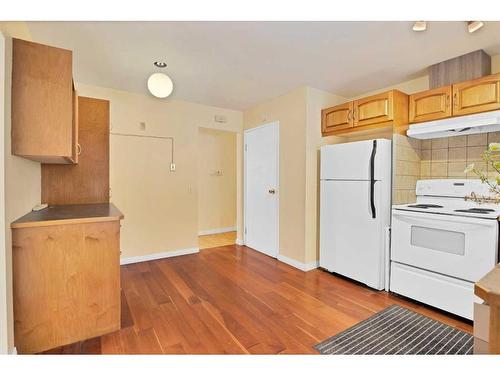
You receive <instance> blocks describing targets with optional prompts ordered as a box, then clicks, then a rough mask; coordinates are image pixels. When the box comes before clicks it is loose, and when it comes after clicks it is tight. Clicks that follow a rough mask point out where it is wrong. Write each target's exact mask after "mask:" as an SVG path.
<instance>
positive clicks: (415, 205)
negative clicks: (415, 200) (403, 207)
mask: <svg viewBox="0 0 500 375" xmlns="http://www.w3.org/2000/svg"><path fill="white" fill-rule="evenodd" d="M408 207H412V208H443V206H440V205H439V204H423V203H422V204H409V205H408Z"/></svg>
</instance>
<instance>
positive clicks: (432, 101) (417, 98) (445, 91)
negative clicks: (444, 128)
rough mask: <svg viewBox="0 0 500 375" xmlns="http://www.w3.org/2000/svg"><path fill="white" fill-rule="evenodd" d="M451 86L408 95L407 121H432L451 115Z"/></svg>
mask: <svg viewBox="0 0 500 375" xmlns="http://www.w3.org/2000/svg"><path fill="white" fill-rule="evenodd" d="M451 91H452V89H451V86H445V87H438V88H436V89H433V90H427V91H422V92H419V93H416V94H413V95H410V96H409V121H410V122H412V123H413V122H421V121H432V120H438V119H441V118H446V117H450V116H451V102H450V98H451Z"/></svg>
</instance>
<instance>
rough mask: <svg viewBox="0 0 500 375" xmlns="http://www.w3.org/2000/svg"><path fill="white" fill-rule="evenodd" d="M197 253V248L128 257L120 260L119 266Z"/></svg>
mask: <svg viewBox="0 0 500 375" xmlns="http://www.w3.org/2000/svg"><path fill="white" fill-rule="evenodd" d="M199 251H200V249H199V248H198V247H191V248H189V249H180V250H172V251H165V252H162V253H154V254H148V255H139V256H136V257H129V258H121V259H120V265H124V264H131V263H139V262H146V261H148V260H155V259H163V258H170V257H177V256H180V255H188V254H194V253H198V252H199Z"/></svg>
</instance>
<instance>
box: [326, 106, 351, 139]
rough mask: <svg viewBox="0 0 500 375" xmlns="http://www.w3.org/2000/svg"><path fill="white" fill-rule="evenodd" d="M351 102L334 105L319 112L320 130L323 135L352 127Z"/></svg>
mask: <svg viewBox="0 0 500 375" xmlns="http://www.w3.org/2000/svg"><path fill="white" fill-rule="evenodd" d="M352 104H353V103H352V102H349V103H344V104H340V105H336V106H334V107H330V108H326V109H323V110H322V111H321V129H322V132H323V133H327V132H330V131H335V130H340V129H348V128H351V127H352V126H353V122H352Z"/></svg>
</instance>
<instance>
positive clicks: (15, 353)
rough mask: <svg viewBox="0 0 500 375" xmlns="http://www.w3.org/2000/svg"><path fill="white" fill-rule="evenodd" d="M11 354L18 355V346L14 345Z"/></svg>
mask: <svg viewBox="0 0 500 375" xmlns="http://www.w3.org/2000/svg"><path fill="white" fill-rule="evenodd" d="M10 354H11V355H17V348H16V347H15V346H14V347H13V348H12V351H11V352H10Z"/></svg>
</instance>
